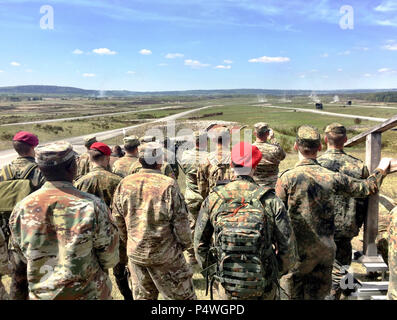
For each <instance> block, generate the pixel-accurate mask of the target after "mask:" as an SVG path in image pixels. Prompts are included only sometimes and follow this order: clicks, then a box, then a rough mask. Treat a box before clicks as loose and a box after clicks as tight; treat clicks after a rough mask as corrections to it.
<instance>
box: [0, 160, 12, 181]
mask: <svg viewBox="0 0 397 320" xmlns="http://www.w3.org/2000/svg"><path fill="white" fill-rule="evenodd" d="M1 177H2V180H3V181H7V180H13V179H14V173H13V171H12V169H11V165H10V164H7V165H5V166H4V167H3V169H2V170H1Z"/></svg>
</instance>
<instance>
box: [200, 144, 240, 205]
mask: <svg viewBox="0 0 397 320" xmlns="http://www.w3.org/2000/svg"><path fill="white" fill-rule="evenodd" d="M230 162H231V153H230V151H229V150H222V149H218V150H216V151H213V152H210V153H209V154H208V157H207V161H206V162H205V163H204V164H202V165H200V166H199V168H198V170H197V185H198V189H199V192H200V194H201V196H202V197H203V199H205V198H207V197H208V195H209V194H210V192H211V191H212V189H213V188H214V187H216V185H217V183H218V182H219V181H223V180H232V179H233V178H234V174H233V171H232V168H231V167H230Z"/></svg>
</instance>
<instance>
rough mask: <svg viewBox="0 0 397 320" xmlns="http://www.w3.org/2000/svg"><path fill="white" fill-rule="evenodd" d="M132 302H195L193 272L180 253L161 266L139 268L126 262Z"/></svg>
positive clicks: (139, 266)
mask: <svg viewBox="0 0 397 320" xmlns="http://www.w3.org/2000/svg"><path fill="white" fill-rule="evenodd" d="M128 268H129V271H130V281H131V286H132V292H133V297H134V300H157V299H158V295H159V293H161V295H162V296H163V298H164V299H166V300H196V299H197V297H196V293H195V292H194V286H193V279H192V276H193V272H192V269H191V267H190V266H189V264H188V263H187V262H186V260H185V257H184V256H183V253H182V252H180V253H179V254H178V255H177V256H175V257H174V258H173V259H171V260H170V261H169V262H167V263H164V264H162V265H153V266H141V265H137V264H134V263H133V262H132V261H131V260H130V261H129V262H128Z"/></svg>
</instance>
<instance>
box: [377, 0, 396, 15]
mask: <svg viewBox="0 0 397 320" xmlns="http://www.w3.org/2000/svg"><path fill="white" fill-rule="evenodd" d="M396 10H397V3H396V2H395V1H390V0H389V1H383V2H382V3H381V4H380V5H379V6H377V7H376V8H375V11H379V12H390V11H396Z"/></svg>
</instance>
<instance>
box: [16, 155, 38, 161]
mask: <svg viewBox="0 0 397 320" xmlns="http://www.w3.org/2000/svg"><path fill="white" fill-rule="evenodd" d="M17 159H26V160H30V161H32V160H33V161H36V159H35V158H33V157H22V156H18V157H17Z"/></svg>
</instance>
